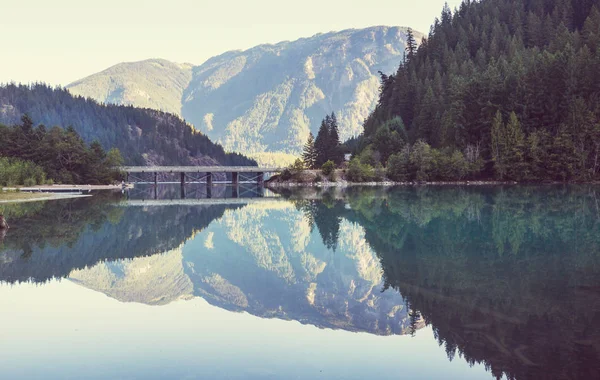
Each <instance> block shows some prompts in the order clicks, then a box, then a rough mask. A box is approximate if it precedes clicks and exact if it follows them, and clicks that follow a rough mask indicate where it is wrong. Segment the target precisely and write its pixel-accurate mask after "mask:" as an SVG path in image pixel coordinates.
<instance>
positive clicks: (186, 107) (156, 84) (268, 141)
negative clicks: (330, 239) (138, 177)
mask: <svg viewBox="0 0 600 380" xmlns="http://www.w3.org/2000/svg"><path fill="white" fill-rule="evenodd" d="M406 31H407V28H404V27H397V26H373V27H369V28H364V29H346V30H342V31H337V32H327V33H319V34H316V35H314V36H311V37H305V38H300V39H298V40H295V41H282V42H279V43H275V44H261V45H258V46H255V47H252V48H249V49H245V50H235V51H228V52H225V53H223V54H220V55H218V56H215V57H212V58H210V59H208V60H207V61H206V62H204V63H203V64H201V65H198V66H193V65H190V64H177V63H172V62H169V61H166V60H163V59H149V60H145V61H140V62H129V63H122V64H118V65H115V66H112V67H110V68H108V69H107V70H104V71H102V72H100V73H97V74H94V75H91V76H89V77H86V78H83V79H81V80H79V81H77V82H74V83H72V84H70V85H69V86H68V89H69V90H70V91H71V92H72V93H74V94H77V95H83V96H89V97H92V98H94V99H96V100H98V101H101V102H107V103H116V104H132V105H136V106H139V107H146V108H155V109H160V110H163V111H168V112H172V113H176V114H179V115H181V116H182V117H184V118H185V119H186V120H187V121H189V122H190V123H192V124H193V125H194V126H195V127H196V128H197V129H199V130H201V131H202V132H204V133H206V134H207V135H208V136H209V137H210V138H211V139H213V140H216V141H218V142H220V143H221V144H222V145H223V146H224V147H225V149H226V150H229V151H237V152H242V153H245V154H261V153H263V152H277V153H281V152H283V153H290V154H298V153H299V152H300V151H301V149H302V145H303V144H304V142H305V140H306V138H307V136H308V133H309V132H313V133H316V131H317V129H318V126H319V124H320V121H321V118H322V117H323V116H324V115H325V114H328V113H331V112H336V114H337V115H338V120H339V121H340V126H341V128H340V133H341V137H342V138H349V137H351V136H355V135H357V134H359V133H360V132H361V131H362V122H363V120H364V119H365V118H366V117H367V116H368V115H369V112H370V111H371V110H372V109H373V108H374V106H375V104H376V102H377V96H378V91H379V75H378V71H382V72H384V73H388V74H391V73H394V72H395V71H396V69H397V68H398V65H399V63H400V61H401V59H402V56H403V52H404V49H405V40H406ZM415 35H416V38H417V40H420V39H421V38H422V34H420V33H418V32H415Z"/></svg>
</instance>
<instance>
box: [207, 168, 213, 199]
mask: <svg viewBox="0 0 600 380" xmlns="http://www.w3.org/2000/svg"><path fill="white" fill-rule="evenodd" d="M212 185H213V177H212V173H206V197H207V198H212Z"/></svg>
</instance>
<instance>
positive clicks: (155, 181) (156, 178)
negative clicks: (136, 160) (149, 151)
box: [154, 172, 158, 186]
mask: <svg viewBox="0 0 600 380" xmlns="http://www.w3.org/2000/svg"><path fill="white" fill-rule="evenodd" d="M154 186H158V172H154Z"/></svg>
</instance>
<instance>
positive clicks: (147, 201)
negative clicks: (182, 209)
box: [119, 197, 286, 207]
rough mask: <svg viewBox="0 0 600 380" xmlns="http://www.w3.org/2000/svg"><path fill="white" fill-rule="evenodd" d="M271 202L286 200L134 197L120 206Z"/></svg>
mask: <svg viewBox="0 0 600 380" xmlns="http://www.w3.org/2000/svg"><path fill="white" fill-rule="evenodd" d="M269 202H286V200H285V198H282V197H265V198H204V199H145V200H142V199H132V200H126V201H122V202H120V203H119V205H120V206H141V207H146V206H203V205H249V204H257V203H269Z"/></svg>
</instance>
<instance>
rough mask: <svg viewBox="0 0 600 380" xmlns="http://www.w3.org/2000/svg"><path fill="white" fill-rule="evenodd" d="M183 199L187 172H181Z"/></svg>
mask: <svg viewBox="0 0 600 380" xmlns="http://www.w3.org/2000/svg"><path fill="white" fill-rule="evenodd" d="M180 176H181V199H185V173H184V172H181V173H180Z"/></svg>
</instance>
